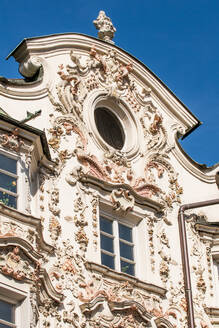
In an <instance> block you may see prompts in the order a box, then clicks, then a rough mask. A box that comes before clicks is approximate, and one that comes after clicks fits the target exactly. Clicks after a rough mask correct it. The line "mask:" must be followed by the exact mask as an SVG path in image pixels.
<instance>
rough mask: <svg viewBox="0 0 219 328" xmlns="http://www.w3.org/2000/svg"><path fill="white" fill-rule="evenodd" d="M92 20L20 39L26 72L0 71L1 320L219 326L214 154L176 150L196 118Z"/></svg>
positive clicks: (117, 327) (160, 327)
mask: <svg viewBox="0 0 219 328" xmlns="http://www.w3.org/2000/svg"><path fill="white" fill-rule="evenodd" d="M94 24H95V26H96V27H97V29H98V36H99V39H96V38H93V37H90V36H85V35H80V34H74V33H69V34H60V35H51V36H45V37H39V38H30V39H26V40H24V41H23V42H21V44H19V45H18V47H17V48H16V49H15V50H14V51H13V52H12V54H11V55H13V56H14V58H15V59H16V61H17V62H18V63H19V70H20V72H21V74H22V75H23V76H24V79H7V78H3V77H0V108H1V110H0V327H17V328H29V327H32V328H33V327H40V328H43V327H52V328H53V327H54V328H65V327H66V328H69V327H75V328H79V327H80V328H89V327H101V328H107V327H110V328H123V327H124V328H143V327H152V328H156V327H157V328H167V327H169V328H171V327H172V328H173V327H177V328H178V327H182V328H183V327H201V328H207V327H208V328H210V327H219V280H218V272H219V270H218V269H219V224H218V222H217V221H218V213H219V211H218V210H219V205H218V203H219V200H218V198H219V197H218V181H217V180H218V173H217V172H218V170H219V166H218V165H215V166H214V167H212V168H207V167H205V166H203V165H199V164H197V163H195V162H193V161H192V160H191V159H190V158H189V156H188V155H187V154H185V153H184V152H183V150H182V149H181V147H180V145H179V143H178V139H179V138H180V137H183V136H184V137H185V136H186V135H187V134H188V133H190V132H191V131H192V130H193V129H194V128H196V127H197V126H198V125H199V124H200V122H199V120H198V119H197V118H196V117H195V116H194V115H193V114H192V113H191V112H190V111H189V110H188V109H187V108H186V107H185V105H183V104H182V102H180V100H179V99H177V98H176V96H175V95H174V94H173V93H172V92H171V91H170V90H169V89H168V88H167V87H166V86H165V85H164V84H163V83H162V82H161V81H160V80H159V79H158V78H157V77H156V76H155V75H154V74H153V73H152V72H151V71H150V70H149V69H148V68H147V67H146V66H144V65H143V64H142V63H141V62H139V61H138V60H136V59H135V58H133V57H132V56H131V55H130V54H128V53H126V52H125V51H124V50H122V49H120V48H119V47H117V46H116V45H114V44H113V41H112V38H113V35H114V32H115V28H114V27H113V25H112V22H111V20H110V19H109V18H108V17H106V15H105V13H104V12H102V11H101V12H100V14H99V16H98V18H97V19H96V20H95V21H94ZM197 202H203V203H197ZM185 204H190V205H185Z"/></svg>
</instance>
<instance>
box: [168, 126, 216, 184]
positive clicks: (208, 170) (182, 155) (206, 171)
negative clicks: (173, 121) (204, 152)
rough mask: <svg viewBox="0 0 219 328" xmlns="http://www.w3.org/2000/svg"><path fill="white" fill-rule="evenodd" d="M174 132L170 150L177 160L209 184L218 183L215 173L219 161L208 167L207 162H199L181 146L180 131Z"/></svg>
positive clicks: (170, 141)
mask: <svg viewBox="0 0 219 328" xmlns="http://www.w3.org/2000/svg"><path fill="white" fill-rule="evenodd" d="M173 132H174V134H173V136H172V138H171V139H173V140H169V142H168V143H169V147H170V150H171V152H172V154H173V155H174V157H175V158H176V159H177V161H178V162H179V163H180V164H181V165H182V166H183V167H184V169H185V170H186V171H187V172H189V173H190V174H192V175H193V176H194V177H196V178H197V179H199V180H201V181H203V182H205V183H208V184H214V183H216V179H215V173H216V171H217V170H218V168H219V163H218V164H216V165H214V166H212V167H206V165H205V164H199V163H197V162H195V161H194V160H193V159H192V158H191V157H190V156H189V155H188V154H186V152H185V151H184V150H183V148H182V147H181V146H180V144H179V142H178V137H177V134H178V131H173Z"/></svg>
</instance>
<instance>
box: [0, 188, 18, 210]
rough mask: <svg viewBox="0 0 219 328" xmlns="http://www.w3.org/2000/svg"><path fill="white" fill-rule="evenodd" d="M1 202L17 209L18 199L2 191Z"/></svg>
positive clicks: (0, 192) (0, 194)
mask: <svg viewBox="0 0 219 328" xmlns="http://www.w3.org/2000/svg"><path fill="white" fill-rule="evenodd" d="M0 202H1V203H3V204H5V205H7V206H10V207H13V208H17V198H16V197H15V196H12V195H9V194H7V193H6V192H4V191H1V190H0Z"/></svg>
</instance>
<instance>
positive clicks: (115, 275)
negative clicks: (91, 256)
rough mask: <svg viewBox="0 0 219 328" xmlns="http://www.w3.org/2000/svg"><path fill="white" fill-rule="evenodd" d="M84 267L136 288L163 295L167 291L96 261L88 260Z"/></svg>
mask: <svg viewBox="0 0 219 328" xmlns="http://www.w3.org/2000/svg"><path fill="white" fill-rule="evenodd" d="M85 267H86V269H87V270H90V271H95V272H99V273H101V274H103V275H104V276H105V277H109V278H112V279H115V280H117V281H128V282H129V283H131V284H132V285H133V286H135V287H137V288H142V289H144V290H146V291H148V292H150V293H155V294H157V295H160V296H165V295H166V292H167V290H166V289H165V288H163V287H160V286H157V285H154V284H151V283H147V282H145V281H142V280H140V279H138V278H136V277H132V276H130V275H127V274H126V273H123V272H116V271H114V270H112V269H110V268H108V267H106V266H104V265H101V264H97V263H94V262H90V261H89V262H86V263H85Z"/></svg>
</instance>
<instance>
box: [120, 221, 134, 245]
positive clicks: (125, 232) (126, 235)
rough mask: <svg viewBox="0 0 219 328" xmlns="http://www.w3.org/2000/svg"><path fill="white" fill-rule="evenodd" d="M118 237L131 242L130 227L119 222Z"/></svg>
mask: <svg viewBox="0 0 219 328" xmlns="http://www.w3.org/2000/svg"><path fill="white" fill-rule="evenodd" d="M119 238H121V239H124V240H127V241H130V242H132V228H129V227H126V226H124V225H123V224H119Z"/></svg>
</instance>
